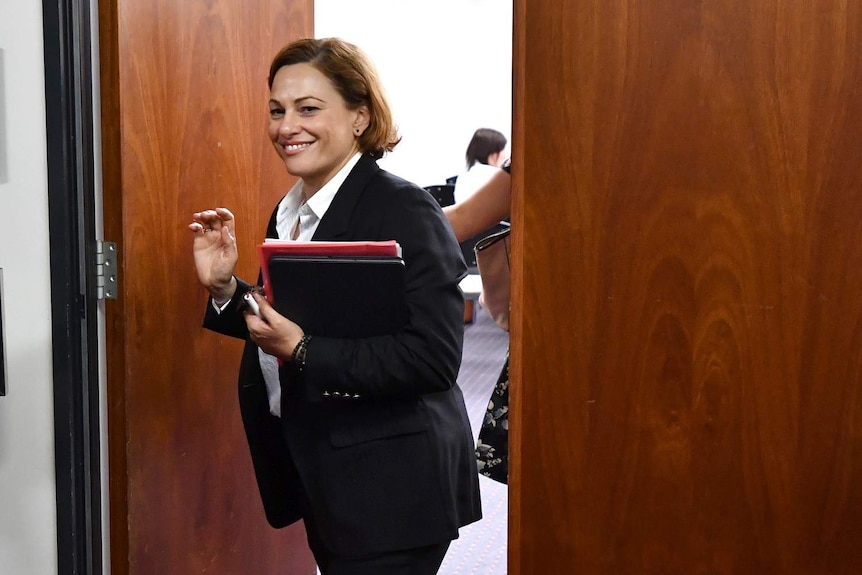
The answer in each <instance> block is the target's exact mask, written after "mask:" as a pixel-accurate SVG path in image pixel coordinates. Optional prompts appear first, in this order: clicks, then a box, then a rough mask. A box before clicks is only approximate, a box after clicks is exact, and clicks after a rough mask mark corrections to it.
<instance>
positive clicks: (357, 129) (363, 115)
mask: <svg viewBox="0 0 862 575" xmlns="http://www.w3.org/2000/svg"><path fill="white" fill-rule="evenodd" d="M355 114H356V115H355V117H354V118H353V133H354V134H355V135H356V137H357V138H358V137H359V136H361V135H362V134H363V132H365V130H366V129H368V125H369V124H370V123H371V114H369V113H368V106H365V105H362V106H359V108H357V109H356V112H355Z"/></svg>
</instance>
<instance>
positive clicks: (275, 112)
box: [269, 108, 284, 119]
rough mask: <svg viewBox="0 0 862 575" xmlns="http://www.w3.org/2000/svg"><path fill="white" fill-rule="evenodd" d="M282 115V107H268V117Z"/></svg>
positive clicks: (279, 116) (274, 117)
mask: <svg viewBox="0 0 862 575" xmlns="http://www.w3.org/2000/svg"><path fill="white" fill-rule="evenodd" d="M282 116H284V108H270V109H269V117H270V118H273V119H276V118H281V117H282Z"/></svg>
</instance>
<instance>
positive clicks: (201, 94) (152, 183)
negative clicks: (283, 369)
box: [100, 0, 314, 575]
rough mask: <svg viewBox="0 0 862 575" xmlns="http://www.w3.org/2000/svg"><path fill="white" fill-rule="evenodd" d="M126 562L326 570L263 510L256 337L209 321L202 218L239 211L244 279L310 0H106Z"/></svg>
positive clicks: (250, 273)
mask: <svg viewBox="0 0 862 575" xmlns="http://www.w3.org/2000/svg"><path fill="white" fill-rule="evenodd" d="M100 19H101V34H102V38H101V42H102V63H103V74H102V83H103V86H102V97H103V110H104V112H103V113H104V115H105V117H104V119H103V121H104V127H103V131H104V162H105V219H106V226H105V227H106V237H107V238H108V239H111V240H114V241H117V242H118V243H119V244H120V257H121V266H122V273H121V280H120V285H121V290H120V299H119V301H117V302H109V303H108V326H109V327H108V354H109V359H108V369H109V398H108V399H109V404H110V407H109V427H110V429H109V433H110V442H109V443H110V453H111V465H110V473H111V478H110V485H111V506H112V526H111V534H112V554H113V558H112V568H113V573H115V575H116V574H118V573H131V574H136V575H150V574H153V573H165V574H168V573H204V572H205V573H216V574H219V573H222V574H228V573H236V574H246V573H255V574H261V575H263V574H266V573H272V574H275V573H286V572H290V573H306V574H310V573H314V563H313V560H312V558H311V555H310V553H309V551H308V550H307V546H306V543H305V535H304V532H303V530H302V528H301V526H294V527H291V528H289V529H286V530H282V531H275V530H272V529H271V528H270V527H269V526H268V525H267V524H266V520H265V518H264V514H263V510H262V507H261V504H260V500H259V497H258V494H257V488H256V484H255V481H254V477H253V473H252V470H251V462H250V458H249V455H248V451H247V447H246V444H245V438H244V435H243V432H242V426H241V422H240V416H239V409H238V405H237V391H236V376H237V372H238V367H239V357H240V351H241V345H242V343H241V342H239V341H230V340H228V339H226V338H224V337H221V336H217V335H215V334H212V333H209V332H205V331H203V330H202V329H201V327H200V325H201V320H202V316H203V312H204V305H205V292H204V290H203V288H201V287H200V285H199V283H198V281H197V278H196V274H195V272H194V268H193V262H192V252H191V240H192V238H191V234H190V232H189V231H188V230H187V228H186V225H187V223H188V222H189V220H190V215H191V214H192V212H194V211H198V210H200V209H203V208H207V207H212V206H216V205H221V206H227V207H229V208H231V209H232V210H234V212H235V213H236V215H237V216H238V224H237V230H238V238H239V242H240V266H239V269H238V273H239V274H240V275H242V276H244V277H247V278H251V279H254V278H255V277H256V275H257V264H256V255H255V252H254V246H255V244H256V243H259V242H260V241H261V239H262V238H263V236H264V232H265V229H266V222H267V219H268V217H269V213H270V211H271V210H272V208H273V206H274V205H275V203H276V202H277V201H278V199H279V198H280V197H281V195H283V193H284V192H285V191H286V190H287V189H288V188H289V185H290V184H291V181H290V180H289V179H288V176H287V174H286V173H285V171H284V167H283V164H281V163H280V162H279V161H278V159H277V157H276V154H275V152H274V151H273V149H272V147H271V144H270V143H269V141H268V139H267V137H266V133H265V127H266V119H267V98H268V89H267V85H266V78H267V74H268V66H269V62H270V59H271V58H272V56H274V55H275V53H276V52H277V50H278V49H279V48H280V47H281V46H283V45H284V44H285V43H287V42H289V41H290V40H293V39H296V38H299V37H303V36H309V35H311V34H312V26H313V2H312V1H311V0H292V1H290V2H276V1H270V0H250V1H244V2H229V1H226V0H194V1H188V2H173V1H169V0H135V1H131V0H118V1H117V2H100Z"/></svg>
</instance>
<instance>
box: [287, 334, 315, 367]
mask: <svg viewBox="0 0 862 575" xmlns="http://www.w3.org/2000/svg"><path fill="white" fill-rule="evenodd" d="M309 341H311V336H310V335H308V334H305V335H303V336H302V337H301V338H299V341H298V342H297V344H296V345H295V346H294V348H293V352H292V353H291V354H290V363H292V364H293V365H294V366H295V367H296V369H297V370H298V371H302V370H303V369H304V368H305V361H306V355H307V354H308V342H309Z"/></svg>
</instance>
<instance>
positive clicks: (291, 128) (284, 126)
mask: <svg viewBox="0 0 862 575" xmlns="http://www.w3.org/2000/svg"><path fill="white" fill-rule="evenodd" d="M298 131H299V127H298V126H297V122H296V116H295V115H294V114H292V113H291V112H290V111H287V112H285V113H284V116H282V118H281V119H280V120H279V122H278V135H279V136H292V135H293V134H296V133H297V132H298Z"/></svg>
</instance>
